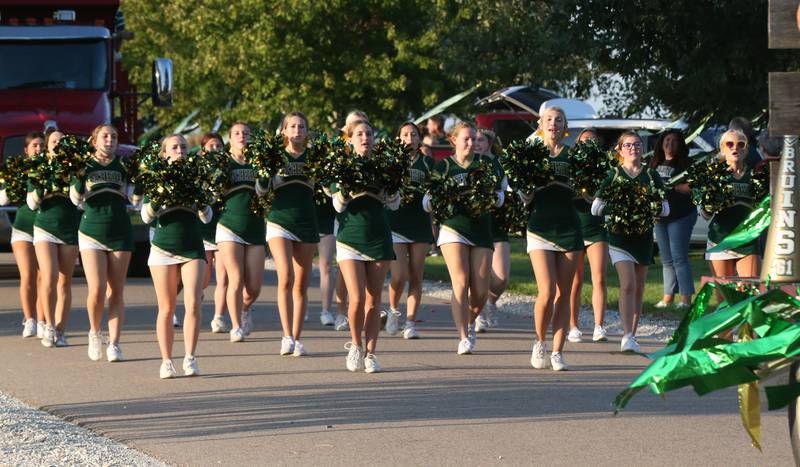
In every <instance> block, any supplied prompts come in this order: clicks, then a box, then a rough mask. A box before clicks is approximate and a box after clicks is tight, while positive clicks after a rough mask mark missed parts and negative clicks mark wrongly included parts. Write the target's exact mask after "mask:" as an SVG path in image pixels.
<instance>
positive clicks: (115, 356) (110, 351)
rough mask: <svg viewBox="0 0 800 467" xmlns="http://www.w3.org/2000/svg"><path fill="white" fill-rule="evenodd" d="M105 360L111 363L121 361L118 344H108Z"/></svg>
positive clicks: (120, 350)
mask: <svg viewBox="0 0 800 467" xmlns="http://www.w3.org/2000/svg"><path fill="white" fill-rule="evenodd" d="M106 359H107V360H108V361H109V362H111V363H114V362H121V361H122V349H120V348H119V344H112V343H111V342H109V343H108V347H106Z"/></svg>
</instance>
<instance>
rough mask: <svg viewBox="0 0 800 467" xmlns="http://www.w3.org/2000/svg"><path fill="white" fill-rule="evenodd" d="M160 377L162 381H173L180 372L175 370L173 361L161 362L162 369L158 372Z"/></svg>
mask: <svg viewBox="0 0 800 467" xmlns="http://www.w3.org/2000/svg"><path fill="white" fill-rule="evenodd" d="M158 376H159V377H160V378H161V379H171V378H174V377H176V376H178V372H177V371H176V370H175V366H174V365H173V364H172V360H165V361H163V362H161V369H159V370H158Z"/></svg>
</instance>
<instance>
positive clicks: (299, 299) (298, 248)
mask: <svg viewBox="0 0 800 467" xmlns="http://www.w3.org/2000/svg"><path fill="white" fill-rule="evenodd" d="M316 249H317V245H316V244H314V243H300V242H297V243H295V244H294V254H293V255H292V269H293V271H294V287H293V288H292V303H294V310H293V312H292V316H293V318H294V320H293V322H292V334H291V335H292V337H294V340H299V339H300V334H301V333H302V332H303V322H304V321H305V316H306V313H307V312H308V284H309V282H311V271H312V269H313V268H314V266H313V261H314V250H316Z"/></svg>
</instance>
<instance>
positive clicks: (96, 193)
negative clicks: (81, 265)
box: [72, 156, 133, 251]
mask: <svg viewBox="0 0 800 467" xmlns="http://www.w3.org/2000/svg"><path fill="white" fill-rule="evenodd" d="M72 188H73V189H75V190H76V191H77V192H78V193H79V194H82V195H83V215H82V216H81V221H80V227H79V232H80V233H81V234H83V235H86V236H88V237H90V238H92V239H93V240H95V241H96V242H98V243H100V244H102V245H105V246H106V247H107V248H109V249H110V250H112V251H133V237H132V230H131V219H130V216H129V215H128V194H127V189H128V173H127V171H126V170H125V167H124V166H123V165H122V162H121V161H120V158H119V156H117V157H115V158H114V159H113V160H112V161H111V162H110V163H109V164H108V165H103V164H101V163H100V162H98V161H96V160H95V159H90V160H89V162H88V163H87V164H86V171H85V173H84V174H83V176H82V177H81V178H80V179H75V180H73V182H72Z"/></svg>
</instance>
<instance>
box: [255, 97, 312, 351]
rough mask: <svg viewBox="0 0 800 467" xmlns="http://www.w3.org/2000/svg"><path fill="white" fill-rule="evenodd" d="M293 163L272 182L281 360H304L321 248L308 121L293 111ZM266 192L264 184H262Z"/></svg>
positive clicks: (289, 131)
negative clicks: (314, 271) (310, 285)
mask: <svg viewBox="0 0 800 467" xmlns="http://www.w3.org/2000/svg"><path fill="white" fill-rule="evenodd" d="M281 133H282V134H283V138H284V144H285V145H286V146H285V151H286V155H287V157H288V162H287V164H286V167H284V168H283V169H282V170H281V171H280V173H279V174H278V175H275V176H274V177H272V180H270V181H269V187H268V189H271V190H272V191H273V193H274V197H273V200H272V208H271V209H270V212H269V216H268V217H267V243H268V244H269V251H270V253H271V254H272V257H273V259H274V260H275V266H276V268H277V271H278V297H277V301H278V313H279V314H280V318H281V327H282V328H283V337H282V338H281V349H280V354H281V355H289V354H291V355H293V356H295V357H302V356H303V355H306V350H305V347H303V344H302V343H301V342H300V334H301V333H302V331H303V320H304V318H305V314H306V308H307V306H308V282H309V280H310V278H311V270H312V268H313V266H312V261H313V259H314V253H315V251H316V249H317V243H319V229H318V228H317V217H316V210H315V207H314V182H313V180H311V179H309V178H308V176H307V175H306V171H305V161H306V147H307V145H308V119H307V118H306V116H305V115H303V114H302V113H301V112H291V113H289V114H287V115H286V116H285V117H284V118H283V124H282V125H281ZM256 191H257V192H259V194H260V192H261V183H260V182H257V183H256Z"/></svg>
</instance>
